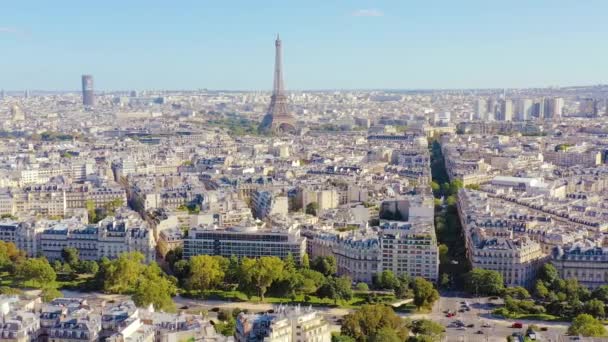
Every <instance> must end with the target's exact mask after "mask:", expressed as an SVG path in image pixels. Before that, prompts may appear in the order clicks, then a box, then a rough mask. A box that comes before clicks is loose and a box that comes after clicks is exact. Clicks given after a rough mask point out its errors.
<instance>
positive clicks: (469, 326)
mask: <svg viewBox="0 0 608 342" xmlns="http://www.w3.org/2000/svg"><path fill="white" fill-rule="evenodd" d="M467 328H475V324H469V325H467Z"/></svg>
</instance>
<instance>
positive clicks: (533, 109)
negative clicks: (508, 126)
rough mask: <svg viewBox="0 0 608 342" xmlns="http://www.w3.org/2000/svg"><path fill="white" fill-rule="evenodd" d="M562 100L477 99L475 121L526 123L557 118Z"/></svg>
mask: <svg viewBox="0 0 608 342" xmlns="http://www.w3.org/2000/svg"><path fill="white" fill-rule="evenodd" d="M563 107H564V99H563V98H561V97H552V98H545V97H541V98H538V99H529V98H519V99H515V100H512V99H507V98H495V97H490V98H488V99H485V98H479V99H477V103H476V105H475V115H476V119H478V120H483V121H528V120H534V119H538V120H545V119H549V120H550V119H553V118H559V117H561V116H562V113H563Z"/></svg>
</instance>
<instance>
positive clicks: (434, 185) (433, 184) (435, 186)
mask: <svg viewBox="0 0 608 342" xmlns="http://www.w3.org/2000/svg"><path fill="white" fill-rule="evenodd" d="M431 190H433V193H434V194H437V193H439V190H441V187H440V186H439V184H438V183H437V182H435V181H432V182H431Z"/></svg>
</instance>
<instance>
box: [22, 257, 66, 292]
mask: <svg viewBox="0 0 608 342" xmlns="http://www.w3.org/2000/svg"><path fill="white" fill-rule="evenodd" d="M15 275H16V277H17V278H19V279H21V282H22V283H23V284H27V285H30V286H33V287H43V286H48V285H49V284H52V283H53V282H54V281H55V279H56V278H57V274H56V273H55V270H53V267H51V264H49V261H48V260H46V258H31V259H26V260H24V261H23V262H21V263H20V264H19V265H17V268H16V270H15Z"/></svg>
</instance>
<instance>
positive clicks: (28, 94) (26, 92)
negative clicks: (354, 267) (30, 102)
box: [23, 90, 30, 99]
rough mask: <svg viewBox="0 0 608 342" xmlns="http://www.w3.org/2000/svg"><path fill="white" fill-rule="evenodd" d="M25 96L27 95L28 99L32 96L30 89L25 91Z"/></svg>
mask: <svg viewBox="0 0 608 342" xmlns="http://www.w3.org/2000/svg"><path fill="white" fill-rule="evenodd" d="M23 97H25V98H26V99H28V98H29V97H30V91H29V90H26V91H24V92H23Z"/></svg>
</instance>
